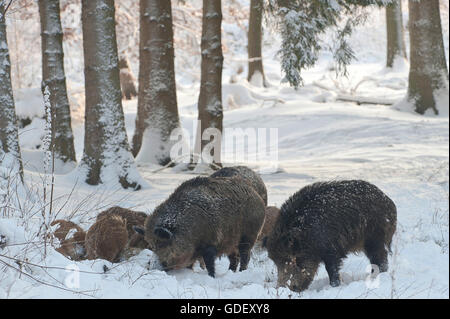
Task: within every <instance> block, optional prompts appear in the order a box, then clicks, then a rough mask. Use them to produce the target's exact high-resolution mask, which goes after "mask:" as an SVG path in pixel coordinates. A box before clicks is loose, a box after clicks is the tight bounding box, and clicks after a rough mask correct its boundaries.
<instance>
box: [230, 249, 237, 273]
mask: <svg viewBox="0 0 450 319" xmlns="http://www.w3.org/2000/svg"><path fill="white" fill-rule="evenodd" d="M228 259H229V260H230V267H229V268H228V269H230V270H231V271H236V269H237V266H238V264H239V255H238V254H237V253H236V252H234V253H231V254H230V255H228Z"/></svg>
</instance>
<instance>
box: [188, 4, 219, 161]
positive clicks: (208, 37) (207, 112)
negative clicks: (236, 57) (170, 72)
mask: <svg viewBox="0 0 450 319" xmlns="http://www.w3.org/2000/svg"><path fill="white" fill-rule="evenodd" d="M221 24H222V8H221V1H220V0H203V18H202V41H201V52H202V63H201V81H200V95H199V98H198V120H199V125H198V128H197V138H196V146H195V151H194V152H195V153H196V155H200V154H202V153H203V151H205V146H207V145H208V144H210V138H211V136H212V135H214V133H218V134H219V135H214V140H213V141H212V142H215V147H213V148H212V149H207V155H208V156H212V163H214V164H216V165H217V166H221V159H220V156H221V149H220V148H221V144H222V143H221V138H222V136H221V134H222V128H223V124H222V122H223V106H222V66H223V54H222V36H221ZM211 129H212V130H211ZM203 155H205V154H202V160H203V161H205V158H204V156H203ZM199 160H200V158H199V157H198V156H194V162H195V163H197V162H199ZM206 162H208V161H206Z"/></svg>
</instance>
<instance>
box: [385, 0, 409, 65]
mask: <svg viewBox="0 0 450 319" xmlns="http://www.w3.org/2000/svg"><path fill="white" fill-rule="evenodd" d="M386 33H387V59H386V67H388V68H392V67H393V66H394V62H395V59H396V58H397V57H401V58H405V59H406V47H405V38H404V36H403V17H402V1H401V0H395V1H394V2H392V3H391V4H389V5H387V6H386Z"/></svg>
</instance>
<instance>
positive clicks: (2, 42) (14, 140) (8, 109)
mask: <svg viewBox="0 0 450 319" xmlns="http://www.w3.org/2000/svg"><path fill="white" fill-rule="evenodd" d="M0 167H3V168H6V169H7V170H8V172H9V173H8V174H10V173H18V174H19V175H20V179H21V180H22V181H23V167H22V159H21V156H20V146H19V135H18V129H17V118H16V111H15V105H14V96H13V91H12V86H11V64H10V59H9V50H8V42H7V40H6V24H5V7H4V1H3V0H0ZM0 173H1V171H0ZM1 177H2V176H0V178H1Z"/></svg>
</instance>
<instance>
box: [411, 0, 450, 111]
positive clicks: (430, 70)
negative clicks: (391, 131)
mask: <svg viewBox="0 0 450 319" xmlns="http://www.w3.org/2000/svg"><path fill="white" fill-rule="evenodd" d="M409 34H410V70H409V80H408V81H409V84H408V101H409V102H410V103H412V104H413V105H414V109H415V111H416V112H417V113H420V114H424V113H425V112H426V111H427V110H429V109H430V110H432V111H433V112H434V113H435V114H438V113H439V108H442V109H441V110H442V111H443V112H446V113H447V114H448V69H447V63H446V59H445V51H444V43H443V39H442V26H441V18H440V13H439V0H410V1H409ZM439 102H440V103H439ZM444 104H445V105H444Z"/></svg>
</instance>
